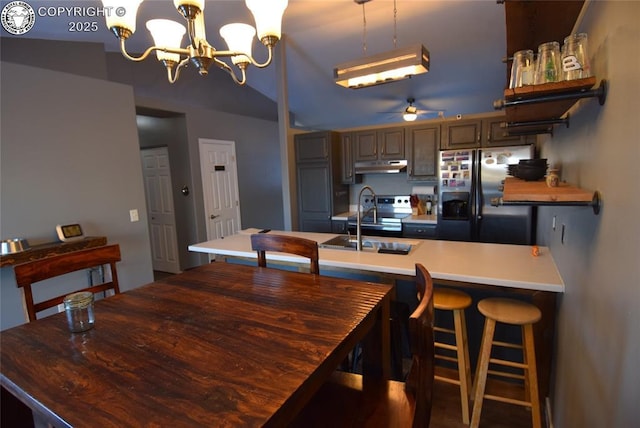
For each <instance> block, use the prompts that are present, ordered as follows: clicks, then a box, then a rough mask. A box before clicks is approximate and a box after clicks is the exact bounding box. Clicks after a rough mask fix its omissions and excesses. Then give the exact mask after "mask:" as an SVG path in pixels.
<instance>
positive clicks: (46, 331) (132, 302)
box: [0, 263, 393, 427]
mask: <svg viewBox="0 0 640 428" xmlns="http://www.w3.org/2000/svg"><path fill="white" fill-rule="evenodd" d="M392 290H393V289H392V287H391V286H389V285H382V284H374V283H367V282H361V281H352V280H345V279H339V278H331V277H326V276H318V275H310V274H305V273H298V272H290V271H283V270H278V269H271V268H257V267H253V266H242V265H233V264H226V263H211V264H209V265H205V266H201V267H198V268H196V269H193V270H190V271H187V272H184V273H182V274H179V275H175V276H171V277H168V278H166V279H164V280H161V281H156V282H154V283H151V284H148V285H145V286H142V287H139V288H136V289H134V290H131V291H128V292H126V293H122V294H119V295H116V296H112V297H109V298H107V299H103V300H100V301H98V302H96V305H95V315H96V324H95V327H94V328H93V329H92V330H89V331H87V332H85V333H81V334H71V333H70V332H69V331H68V329H67V325H66V318H65V314H64V313H60V314H56V315H53V316H50V317H47V318H44V319H42V320H38V321H36V322H33V323H29V324H25V325H21V326H18V327H14V328H12V329H9V330H5V331H3V332H2V334H1V335H0V340H1V347H0V355H1V366H0V371H1V375H0V383H1V384H2V386H3V387H4V388H6V389H7V390H9V391H10V392H11V393H12V394H14V395H15V396H17V397H18V398H19V399H20V400H21V401H23V402H25V403H26V404H27V405H28V406H29V407H31V408H32V409H33V410H34V411H35V413H36V414H38V415H39V416H41V417H42V418H44V420H46V421H48V422H50V423H52V424H54V425H55V426H65V424H67V425H69V426H77V427H81V426H92V427H102V426H118V427H120V426H174V427H176V426H282V425H283V424H286V423H287V421H289V419H290V418H291V417H292V416H293V415H295V413H296V412H297V411H298V410H299V409H300V408H301V407H302V406H303V405H304V403H306V401H307V400H308V399H309V397H310V396H311V395H312V394H313V393H314V392H315V391H316V390H317V388H318V387H319V386H320V385H321V384H322V382H323V381H324V380H325V379H326V378H327V377H328V376H329V375H330V373H331V372H332V371H333V370H334V369H335V368H336V367H337V366H338V365H339V363H340V362H341V361H342V359H343V358H344V357H345V356H346V355H347V353H348V352H349V350H350V349H351V348H352V347H353V346H354V345H355V344H356V343H357V342H358V341H360V340H362V339H364V338H366V339H367V344H368V345H367V346H368V347H366V348H365V349H375V352H368V355H365V357H368V360H367V367H368V372H369V374H368V375H371V374H374V375H379V376H382V377H384V376H387V375H388V367H389V361H388V357H387V356H388V354H389V353H388V352H387V351H388V346H389V343H388V341H389V338H388V333H389V332H388V328H387V327H385V326H386V325H387V324H388V323H381V322H376V320H380V319H388V310H389V301H390V298H391V294H392ZM372 344H373V345H372Z"/></svg>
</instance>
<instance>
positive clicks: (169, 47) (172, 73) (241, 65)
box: [102, 0, 288, 85]
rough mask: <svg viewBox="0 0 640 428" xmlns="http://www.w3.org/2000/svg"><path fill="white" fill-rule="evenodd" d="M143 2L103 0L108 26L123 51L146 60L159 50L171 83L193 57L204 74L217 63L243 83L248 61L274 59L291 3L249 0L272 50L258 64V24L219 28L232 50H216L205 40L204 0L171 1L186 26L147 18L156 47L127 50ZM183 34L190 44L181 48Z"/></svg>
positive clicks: (260, 31)
mask: <svg viewBox="0 0 640 428" xmlns="http://www.w3.org/2000/svg"><path fill="white" fill-rule="evenodd" d="M143 1H144V0H102V4H103V6H104V7H105V9H106V10H109V11H110V13H108V14H106V15H107V16H106V21H107V27H109V30H111V32H113V33H114V34H115V35H116V37H117V38H118V39H119V40H120V51H121V52H122V55H124V57H125V58H127V59H129V60H131V61H143V60H145V59H146V58H147V57H148V56H149V55H150V54H151V53H152V52H154V51H155V52H156V56H157V58H158V61H160V62H162V63H163V64H164V66H165V67H166V68H167V78H168V79H169V82H171V83H174V82H175V81H176V80H178V77H179V76H180V70H181V69H182V67H185V66H186V65H187V64H188V63H189V62H191V63H192V64H193V65H195V66H196V67H197V69H198V72H199V73H200V75H202V76H204V75H206V74H208V70H209V67H210V66H211V64H214V63H215V64H216V65H217V66H218V67H220V68H221V69H223V70H225V71H226V72H228V73H229V74H230V75H231V77H232V78H233V80H234V82H236V83H237V84H239V85H244V84H245V83H246V80H247V78H246V69H247V67H248V66H249V64H253V65H254V66H256V67H259V68H264V67H267V66H268V65H269V64H271V60H272V58H273V47H274V46H275V45H276V43H278V41H279V40H280V38H281V25H282V15H283V14H284V10H285V9H286V8H287V5H288V0H245V2H246V5H247V8H248V9H249V10H250V11H251V13H252V14H253V16H254V19H255V21H256V27H257V34H258V39H260V41H261V42H262V44H263V45H265V46H266V47H267V50H268V54H269V56H268V58H267V60H266V61H265V62H264V63H258V62H257V61H256V60H254V59H253V57H252V56H251V45H252V43H253V37H254V36H255V35H256V29H255V28H253V27H252V26H250V25H248V24H240V23H233V24H227V25H225V26H223V27H222V28H220V35H221V36H222V38H223V39H224V40H225V42H226V43H227V46H228V48H229V50H216V48H214V47H213V46H211V45H210V44H209V42H207V39H206V34H205V26H204V5H205V0H173V4H174V5H175V7H176V9H177V10H178V12H179V13H180V14H181V15H182V16H183V17H184V18H185V19H186V20H187V28H185V27H184V26H183V25H182V24H179V23H177V22H175V21H171V20H168V19H152V20H150V21H148V22H147V29H148V30H149V32H150V33H151V36H152V37H153V41H154V43H155V46H152V47H150V48H148V49H147V50H146V51H145V52H144V53H143V54H142V55H140V56H139V57H133V56H131V55H129V54H128V53H127V50H126V48H125V41H126V40H127V39H128V38H129V37H130V36H131V35H132V34H133V33H134V32H135V31H136V15H137V13H138V7H139V6H140V4H141V3H142V2H143ZM185 33H187V34H188V37H189V45H188V46H187V47H185V48H181V47H180V44H181V43H182V37H183V36H184V34H185ZM219 58H231V63H232V64H233V65H235V66H237V67H238V69H239V70H240V73H241V77H240V78H238V77H237V76H236V73H235V72H234V69H233V68H232V67H231V66H230V65H229V64H227V63H226V62H224V61H222V60H220V59H219Z"/></svg>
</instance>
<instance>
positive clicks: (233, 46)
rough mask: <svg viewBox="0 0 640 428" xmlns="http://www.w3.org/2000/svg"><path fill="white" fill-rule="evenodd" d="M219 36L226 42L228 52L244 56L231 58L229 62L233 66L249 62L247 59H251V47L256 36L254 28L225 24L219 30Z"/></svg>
mask: <svg viewBox="0 0 640 428" xmlns="http://www.w3.org/2000/svg"><path fill="white" fill-rule="evenodd" d="M220 35H221V36H222V38H223V39H224V41H225V42H227V46H228V47H229V50H230V51H235V52H243V53H245V54H246V55H236V56H233V57H231V62H233V63H234V64H238V63H248V62H251V61H250V60H249V58H248V57H251V45H252V44H253V37H254V36H255V35H256V30H255V28H253V27H252V26H251V25H248V24H240V23H233V24H227V25H224V26H222V28H220Z"/></svg>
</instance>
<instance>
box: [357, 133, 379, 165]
mask: <svg viewBox="0 0 640 428" xmlns="http://www.w3.org/2000/svg"><path fill="white" fill-rule="evenodd" d="M353 145H354V150H355V158H356V159H355V160H356V161H368V160H376V159H378V138H377V132H376V131H375V130H371V131H358V132H354V133H353Z"/></svg>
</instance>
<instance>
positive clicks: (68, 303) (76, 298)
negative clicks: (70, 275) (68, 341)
mask: <svg viewBox="0 0 640 428" xmlns="http://www.w3.org/2000/svg"><path fill="white" fill-rule="evenodd" d="M64 310H65V312H66V314H67V324H68V325H69V330H71V332H72V333H80V332H83V331H87V330H89V329H91V328H93V324H94V322H95V317H94V315H93V293H91V292H89V291H81V292H78V293H72V294H69V295H67V296H65V298H64Z"/></svg>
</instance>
